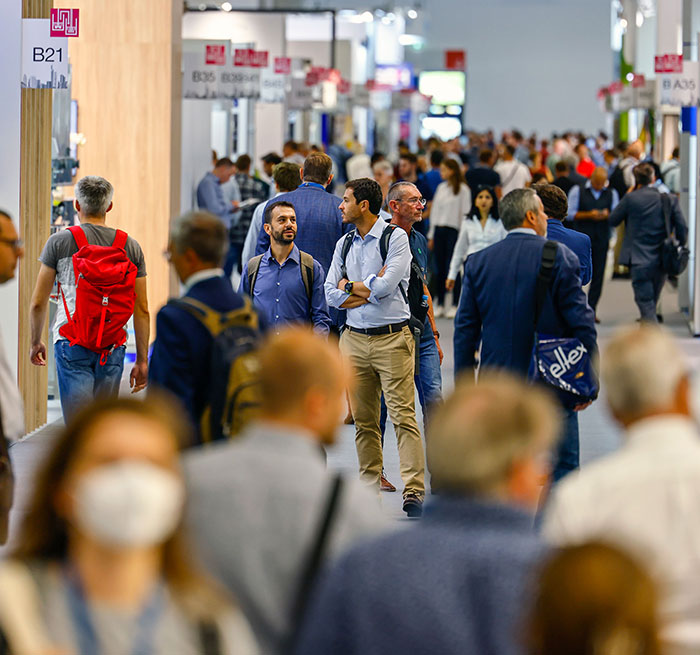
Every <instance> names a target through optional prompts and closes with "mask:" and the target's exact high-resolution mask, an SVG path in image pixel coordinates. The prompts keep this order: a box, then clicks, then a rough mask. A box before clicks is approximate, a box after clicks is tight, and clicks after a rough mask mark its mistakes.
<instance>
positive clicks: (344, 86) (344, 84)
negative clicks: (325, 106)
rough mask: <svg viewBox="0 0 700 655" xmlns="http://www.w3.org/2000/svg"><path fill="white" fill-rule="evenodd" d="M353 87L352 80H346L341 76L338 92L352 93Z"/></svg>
mask: <svg viewBox="0 0 700 655" xmlns="http://www.w3.org/2000/svg"><path fill="white" fill-rule="evenodd" d="M351 88H352V84H350V82H348V80H345V79H343V78H342V77H341V78H340V82H338V93H342V94H343V95H346V94H348V93H350V89H351Z"/></svg>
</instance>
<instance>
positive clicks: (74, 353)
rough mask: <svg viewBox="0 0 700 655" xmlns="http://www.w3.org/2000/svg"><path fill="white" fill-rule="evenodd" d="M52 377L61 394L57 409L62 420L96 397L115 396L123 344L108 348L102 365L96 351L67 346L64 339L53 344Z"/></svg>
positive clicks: (120, 369)
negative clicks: (54, 359) (54, 372)
mask: <svg viewBox="0 0 700 655" xmlns="http://www.w3.org/2000/svg"><path fill="white" fill-rule="evenodd" d="M54 352H55V353H56V376H57V377H58V390H59V392H60V394H61V409H62V410H63V418H64V419H65V421H66V423H67V422H68V421H70V419H72V418H73V416H75V414H77V413H78V412H79V411H80V410H81V409H83V408H84V407H86V406H87V405H89V404H90V403H91V402H92V401H93V399H94V398H95V397H96V396H116V395H117V393H119V382H120V381H121V379H122V371H123V370H124V353H125V352H126V346H120V347H119V348H115V349H114V350H113V351H112V354H111V355H110V356H109V357H108V358H107V361H106V362H105V364H104V366H102V365H100V353H96V352H93V351H92V350H88V349H87V348H83V347H82V346H78V345H75V346H71V345H69V343H68V340H67V339H61V340H60V341H57V342H56V343H55V344H54Z"/></svg>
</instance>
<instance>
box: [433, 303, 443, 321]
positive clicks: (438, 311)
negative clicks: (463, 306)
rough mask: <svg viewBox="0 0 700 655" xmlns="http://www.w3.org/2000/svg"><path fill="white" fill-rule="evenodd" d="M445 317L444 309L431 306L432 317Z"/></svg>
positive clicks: (439, 306)
mask: <svg viewBox="0 0 700 655" xmlns="http://www.w3.org/2000/svg"><path fill="white" fill-rule="evenodd" d="M444 315H445V308H444V307H443V306H442V305H433V316H434V317H435V318H440V317H442V316H444Z"/></svg>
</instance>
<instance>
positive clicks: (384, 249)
mask: <svg viewBox="0 0 700 655" xmlns="http://www.w3.org/2000/svg"><path fill="white" fill-rule="evenodd" d="M397 227H398V225H396V224H395V223H388V224H387V226H386V227H385V228H384V231H383V232H382V236H381V237H379V254H380V255H381V257H382V264H383V263H384V262H386V256H387V254H388V252H389V239H391V235H392V234H393V233H394V230H395V229H396V228H397Z"/></svg>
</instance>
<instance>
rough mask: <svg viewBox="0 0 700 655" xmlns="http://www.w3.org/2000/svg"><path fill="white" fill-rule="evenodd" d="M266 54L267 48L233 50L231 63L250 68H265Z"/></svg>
mask: <svg viewBox="0 0 700 655" xmlns="http://www.w3.org/2000/svg"><path fill="white" fill-rule="evenodd" d="M268 54H269V53H268V51H267V50H253V49H252V48H243V49H241V50H234V52H233V65H234V66H249V67H251V68H267V60H268Z"/></svg>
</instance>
